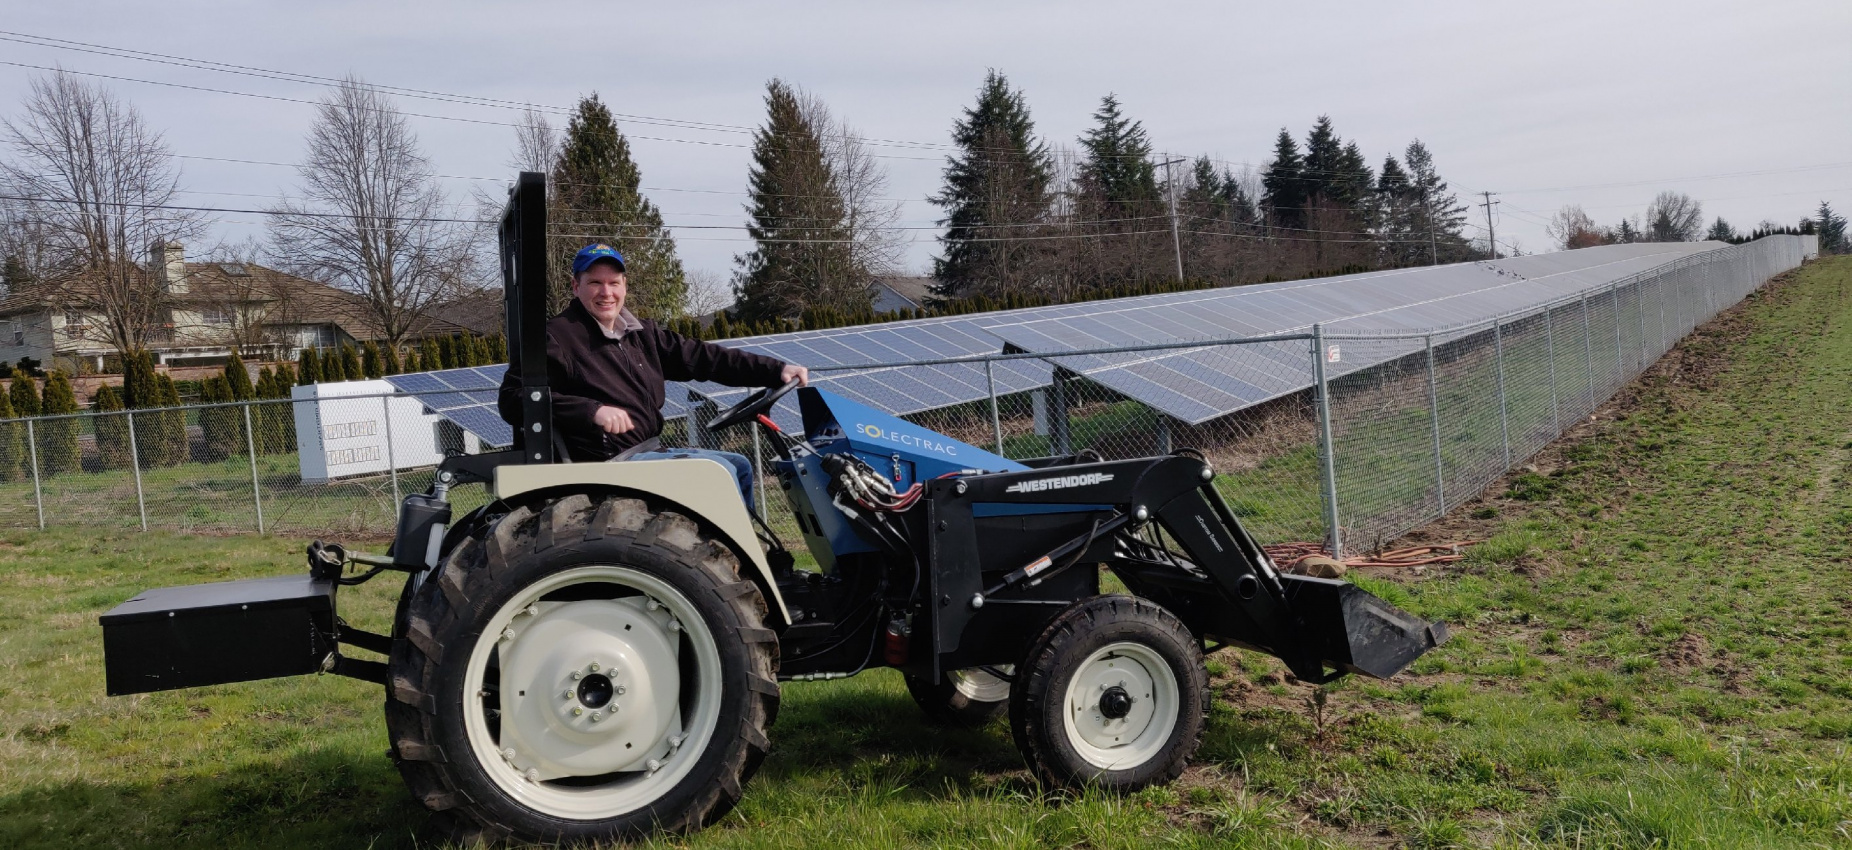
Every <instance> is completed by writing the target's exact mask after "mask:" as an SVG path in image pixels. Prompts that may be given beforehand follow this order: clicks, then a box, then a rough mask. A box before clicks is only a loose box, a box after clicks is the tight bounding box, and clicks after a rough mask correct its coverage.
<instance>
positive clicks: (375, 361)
mask: <svg viewBox="0 0 1852 850" xmlns="http://www.w3.org/2000/svg"><path fill="white" fill-rule="evenodd" d="M360 372H361V374H363V375H366V376H367V379H368V380H378V379H380V378H383V377H385V376H386V361H385V359H384V358H382V357H380V355H379V344H378V343H375V342H374V341H372V340H367V341H366V342H365V343H364V344H362V345H361V346H360Z"/></svg>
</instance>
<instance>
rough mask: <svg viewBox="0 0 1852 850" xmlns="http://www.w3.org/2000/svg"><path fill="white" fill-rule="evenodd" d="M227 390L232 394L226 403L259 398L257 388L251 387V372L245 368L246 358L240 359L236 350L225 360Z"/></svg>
mask: <svg viewBox="0 0 1852 850" xmlns="http://www.w3.org/2000/svg"><path fill="white" fill-rule="evenodd" d="M225 390H226V391H227V392H229V393H231V398H228V399H226V401H244V400H245V399H249V398H256V397H257V392H256V388H255V387H252V386H251V372H250V370H248V369H246V368H244V358H242V357H239V356H238V352H237V351H235V350H234V351H233V352H232V353H231V356H230V357H228V358H226V359H225Z"/></svg>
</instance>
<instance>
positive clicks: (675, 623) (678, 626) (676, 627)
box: [669, 620, 682, 632]
mask: <svg viewBox="0 0 1852 850" xmlns="http://www.w3.org/2000/svg"><path fill="white" fill-rule="evenodd" d="M681 630H682V621H680V620H670V621H669V631H672V632H679V631H681Z"/></svg>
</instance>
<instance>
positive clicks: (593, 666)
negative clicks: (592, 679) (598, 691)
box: [591, 661, 598, 673]
mask: <svg viewBox="0 0 1852 850" xmlns="http://www.w3.org/2000/svg"><path fill="white" fill-rule="evenodd" d="M591 670H592V672H593V673H596V672H598V662H596V661H593V662H592V666H591Z"/></svg>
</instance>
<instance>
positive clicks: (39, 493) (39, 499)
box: [26, 419, 76, 531]
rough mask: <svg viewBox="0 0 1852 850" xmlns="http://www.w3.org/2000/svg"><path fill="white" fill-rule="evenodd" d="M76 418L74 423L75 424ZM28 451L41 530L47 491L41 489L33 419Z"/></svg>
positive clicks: (28, 432) (28, 427) (28, 431)
mask: <svg viewBox="0 0 1852 850" xmlns="http://www.w3.org/2000/svg"><path fill="white" fill-rule="evenodd" d="M75 422H76V421H75V420H72V423H73V424H75ZM26 451H27V452H28V453H29V454H30V455H31V456H32V503H33V504H34V505H37V506H38V509H39V530H40V531H44V530H45V492H44V491H43V490H41V489H39V439H38V432H37V431H35V430H33V428H32V420H30V419H28V420H26Z"/></svg>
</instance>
